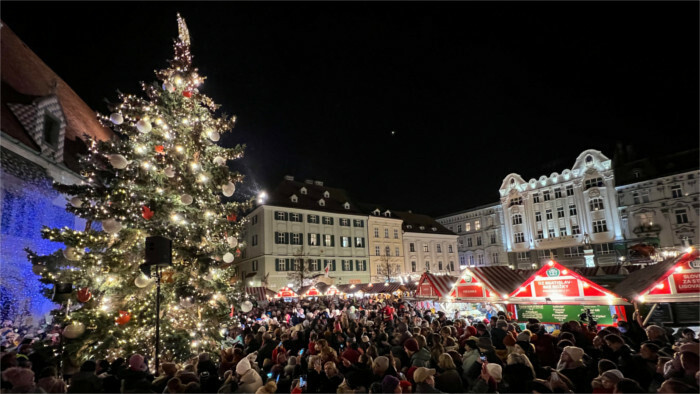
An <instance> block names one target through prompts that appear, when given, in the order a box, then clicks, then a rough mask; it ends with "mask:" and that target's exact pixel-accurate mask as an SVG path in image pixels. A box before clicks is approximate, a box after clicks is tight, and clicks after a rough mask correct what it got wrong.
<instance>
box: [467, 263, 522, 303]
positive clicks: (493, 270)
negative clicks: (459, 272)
mask: <svg viewBox="0 0 700 394" xmlns="http://www.w3.org/2000/svg"><path fill="white" fill-rule="evenodd" d="M471 270H472V272H473V273H474V275H475V276H476V277H477V278H479V279H480V280H481V281H482V282H484V283H485V284H486V285H487V286H489V287H490V288H491V289H493V290H494V291H495V292H496V294H497V295H498V297H500V298H501V299H507V298H508V297H509V295H510V293H512V292H513V290H515V289H517V288H518V287H519V286H520V285H521V284H522V283H523V278H528V277H529V276H530V275H531V274H532V273H529V274H527V273H524V272H527V271H514V270H512V269H510V268H508V267H505V266H495V267H474V268H471Z"/></svg>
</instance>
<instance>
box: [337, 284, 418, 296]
mask: <svg viewBox="0 0 700 394" xmlns="http://www.w3.org/2000/svg"><path fill="white" fill-rule="evenodd" d="M402 286H404V287H405V285H402V284H401V283H399V282H388V283H385V282H380V283H354V284H349V283H347V284H342V285H337V288H338V290H340V291H342V292H343V293H347V294H355V293H357V292H358V291H361V292H363V293H369V294H379V293H386V294H391V293H393V292H395V291H398V290H403V289H402V288H401V287H402ZM414 287H415V286H414Z"/></svg>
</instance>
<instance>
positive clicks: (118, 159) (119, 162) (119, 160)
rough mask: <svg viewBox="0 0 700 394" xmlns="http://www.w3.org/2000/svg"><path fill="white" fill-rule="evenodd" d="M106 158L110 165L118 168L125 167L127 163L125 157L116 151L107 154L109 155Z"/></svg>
mask: <svg viewBox="0 0 700 394" xmlns="http://www.w3.org/2000/svg"><path fill="white" fill-rule="evenodd" d="M107 158H108V159H109V164H111V165H112V167H114V168H116V169H118V170H121V169H124V168H126V166H127V165H128V164H129V163H128V162H127V161H126V157H124V156H123V155H120V154H118V153H116V154H113V155H109V156H107Z"/></svg>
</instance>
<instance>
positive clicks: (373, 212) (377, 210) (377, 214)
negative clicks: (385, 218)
mask: <svg viewBox="0 0 700 394" xmlns="http://www.w3.org/2000/svg"><path fill="white" fill-rule="evenodd" d="M380 213H381V212H379V209H375V210H374V211H372V214H373V215H374V216H379V214H380Z"/></svg>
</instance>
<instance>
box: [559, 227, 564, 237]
mask: <svg viewBox="0 0 700 394" xmlns="http://www.w3.org/2000/svg"><path fill="white" fill-rule="evenodd" d="M559 236H560V237H564V236H566V227H561V228H560V229H559Z"/></svg>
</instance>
